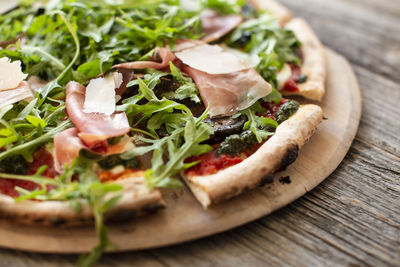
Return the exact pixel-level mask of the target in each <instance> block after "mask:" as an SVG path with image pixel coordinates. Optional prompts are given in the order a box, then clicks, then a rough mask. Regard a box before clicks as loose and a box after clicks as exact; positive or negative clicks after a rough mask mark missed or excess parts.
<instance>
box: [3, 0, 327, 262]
mask: <svg viewBox="0 0 400 267" xmlns="http://www.w3.org/2000/svg"><path fill="white" fill-rule="evenodd" d="M56 2H57V1H56ZM243 2H244V1H221V0H219V1H216V0H207V1H189V0H181V1H177V0H156V1H135V2H130V1H122V2H118V3H117V2H116V1H104V2H103V1H99V2H98V1H91V0H90V1H89V0H88V1H83V2H81V1H58V2H57V4H54V3H55V2H54V3H53V2H49V3H48V4H47V5H45V4H33V5H31V4H29V3H25V2H22V3H21V4H20V5H19V6H18V7H17V8H16V9H14V10H12V11H9V12H8V13H6V14H5V15H3V16H2V17H1V18H0V41H1V42H0V47H1V48H0V124H1V126H0V149H1V152H0V177H1V178H0V218H2V219H5V220H8V221H13V222H14V221H15V222H18V223H23V224H27V225H33V224H40V225H49V226H57V227H60V226H64V227H65V226H79V225H83V224H93V222H94V223H95V226H96V229H97V233H98V235H99V241H100V242H99V245H98V246H97V247H96V248H95V249H94V250H93V252H92V253H91V254H89V255H88V256H86V257H85V258H83V259H82V262H83V264H84V265H89V264H91V263H93V262H95V261H96V260H97V259H98V258H99V257H100V255H101V252H102V251H103V250H104V249H106V248H107V247H109V245H110V242H109V241H108V239H107V228H106V227H105V225H104V221H105V220H110V221H122V220H127V219H129V218H132V217H135V216H139V215H145V214H148V213H152V212H156V211H157V210H158V209H160V208H164V207H165V202H164V201H163V194H162V192H163V188H172V189H174V188H178V187H182V186H188V187H189V188H190V190H191V191H192V193H193V195H194V197H195V198H197V200H198V201H199V203H200V204H201V205H202V206H203V207H204V208H205V209H207V208H208V207H209V206H211V205H213V204H215V203H218V202H220V201H223V200H226V199H229V198H232V197H235V196H237V195H239V194H241V193H243V192H245V191H248V190H251V189H254V188H256V187H259V186H262V185H264V184H265V183H266V182H267V181H269V180H270V179H271V177H273V175H274V174H275V173H276V172H279V171H282V170H284V169H286V168H287V167H288V166H289V165H290V164H292V163H293V162H294V161H295V160H296V158H297V156H298V153H299V150H300V149H301V148H302V146H303V145H304V144H305V143H306V142H307V141H308V140H309V139H310V138H311V136H312V135H313V133H314V132H315V130H316V129H317V126H318V124H320V123H321V121H322V120H323V111H322V109H321V108H320V107H319V106H318V105H315V104H299V102H298V101H296V100H295V99H293V98H291V96H293V95H296V96H299V97H303V98H304V99H303V101H302V102H305V103H307V101H313V103H315V101H321V100H322V98H323V96H324V93H325V78H326V68H325V57H324V50H323V46H322V44H321V43H320V41H319V40H318V38H317V37H316V36H315V34H314V33H313V31H312V29H311V28H310V27H309V26H308V24H307V23H306V22H305V20H303V19H301V18H294V19H293V18H292V17H291V14H290V12H289V11H288V10H287V9H286V8H285V7H283V6H281V5H279V4H278V3H277V2H275V1H269V0H268V1H267V0H252V1H249V2H248V3H243ZM296 99H298V98H296Z"/></svg>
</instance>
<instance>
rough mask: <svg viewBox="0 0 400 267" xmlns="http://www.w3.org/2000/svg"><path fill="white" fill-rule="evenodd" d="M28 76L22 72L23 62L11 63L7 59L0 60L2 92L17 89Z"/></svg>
mask: <svg viewBox="0 0 400 267" xmlns="http://www.w3.org/2000/svg"><path fill="white" fill-rule="evenodd" d="M27 76H28V74H24V73H23V72H22V70H21V61H19V60H17V61H14V62H11V60H10V59H9V58H7V57H2V58H0V91H3V90H9V89H14V88H17V87H18V86H19V84H20V83H21V82H22V81H23V80H25V79H26V77H27Z"/></svg>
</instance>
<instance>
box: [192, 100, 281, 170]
mask: <svg viewBox="0 0 400 267" xmlns="http://www.w3.org/2000/svg"><path fill="white" fill-rule="evenodd" d="M287 101H288V100H287V99H284V98H282V99H281V102H280V103H279V104H278V105H276V104H275V103H274V102H268V103H262V106H263V108H265V109H266V111H265V112H264V113H262V114H257V115H258V116H264V117H267V118H271V119H275V117H276V114H277V113H278V110H279V108H280V107H281V106H282V105H283V104H285V103H286V102H287ZM266 141H267V140H266ZM266 141H264V142H261V143H258V144H255V145H254V147H252V148H251V149H249V150H246V151H244V152H243V153H241V154H240V155H237V156H233V157H232V156H230V155H225V154H222V155H217V153H216V150H217V148H218V146H219V144H217V145H214V146H213V150H212V151H210V152H207V153H205V154H202V155H200V156H196V157H190V158H188V159H186V160H185V163H191V162H195V161H199V163H198V164H196V165H195V166H193V167H191V168H189V169H187V170H186V171H185V174H186V175H189V176H196V175H198V176H202V175H211V174H215V173H217V172H218V171H220V170H223V169H226V168H228V167H231V166H234V165H236V164H238V163H240V162H242V161H243V160H245V159H246V158H248V157H250V156H251V155H252V154H254V153H255V152H256V151H257V150H258V149H259V148H260V147H261V146H262V145H263V144H264V143H265V142H266Z"/></svg>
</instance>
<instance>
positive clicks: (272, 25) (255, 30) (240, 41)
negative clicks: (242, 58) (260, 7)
mask: <svg viewBox="0 0 400 267" xmlns="http://www.w3.org/2000/svg"><path fill="white" fill-rule="evenodd" d="M228 44H229V45H230V46H232V47H236V48H242V49H243V50H244V52H247V53H249V54H252V55H258V56H259V58H260V63H259V64H258V66H257V67H256V70H257V72H258V73H260V75H261V76H263V77H264V79H265V80H266V81H268V82H269V83H271V84H272V85H274V86H275V88H276V86H277V80H276V74H277V72H278V71H279V70H281V69H282V68H283V66H284V64H285V63H287V62H290V63H294V64H300V62H301V60H300V53H299V48H300V46H301V43H300V41H299V40H298V39H297V38H296V36H295V34H294V33H293V32H292V31H290V30H287V29H285V28H282V27H281V26H280V25H279V23H278V21H277V20H276V19H275V18H274V17H273V16H272V15H270V14H267V13H261V14H260V15H259V16H258V17H257V18H253V19H249V20H247V21H245V22H244V23H242V24H241V25H239V27H238V28H237V29H236V30H235V31H234V32H233V33H232V35H231V37H230V39H229V40H228Z"/></svg>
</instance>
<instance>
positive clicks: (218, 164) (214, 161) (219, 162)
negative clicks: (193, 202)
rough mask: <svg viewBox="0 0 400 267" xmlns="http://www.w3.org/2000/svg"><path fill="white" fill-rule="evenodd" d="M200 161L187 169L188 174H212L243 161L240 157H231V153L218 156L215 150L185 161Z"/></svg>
mask: <svg viewBox="0 0 400 267" xmlns="http://www.w3.org/2000/svg"><path fill="white" fill-rule="evenodd" d="M195 161H200V162H199V163H198V164H196V165H195V166H193V167H191V168H190V169H188V170H186V174H187V175H189V176H193V175H210V174H214V173H217V172H218V171H219V170H222V169H226V168H228V167H230V166H233V165H236V164H238V163H240V162H242V161H243V159H242V158H240V157H237V156H235V157H231V156H229V155H220V156H218V155H217V154H216V152H215V150H213V151H210V152H208V153H205V154H202V155H200V156H197V157H191V158H188V159H187V160H186V161H185V163H190V162H195Z"/></svg>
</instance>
